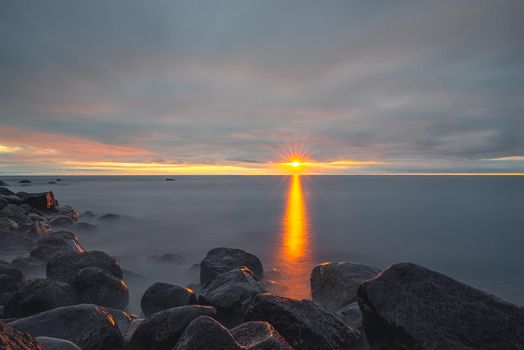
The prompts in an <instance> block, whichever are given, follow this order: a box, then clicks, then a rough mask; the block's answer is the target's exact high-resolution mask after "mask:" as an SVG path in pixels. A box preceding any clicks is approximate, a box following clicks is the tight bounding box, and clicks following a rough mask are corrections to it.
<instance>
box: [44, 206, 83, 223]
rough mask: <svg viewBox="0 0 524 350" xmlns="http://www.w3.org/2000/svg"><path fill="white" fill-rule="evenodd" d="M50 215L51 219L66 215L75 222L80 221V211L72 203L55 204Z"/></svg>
mask: <svg viewBox="0 0 524 350" xmlns="http://www.w3.org/2000/svg"><path fill="white" fill-rule="evenodd" d="M48 215H49V219H50V220H51V219H53V218H54V217H59V216H65V217H68V218H70V219H71V220H72V221H73V223H75V222H77V221H78V212H77V211H76V210H75V209H74V208H73V207H71V206H70V205H62V206H55V207H54V208H53V209H52V210H51V211H50V212H49V214H48Z"/></svg>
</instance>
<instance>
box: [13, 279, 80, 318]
mask: <svg viewBox="0 0 524 350" xmlns="http://www.w3.org/2000/svg"><path fill="white" fill-rule="evenodd" d="M77 303H78V295H77V294H76V291H75V290H74V289H73V287H71V286H70V285H69V284H67V283H64V282H59V281H53V280H47V279H33V280H29V281H27V282H26V283H25V284H24V285H23V286H22V287H20V289H18V291H16V292H15V293H14V294H13V296H12V297H11V299H9V302H8V303H7V304H6V305H5V310H4V312H5V315H6V317H25V316H30V315H34V314H37V313H40V312H43V311H47V310H51V309H54V308H56V307H59V306H67V305H73V304H77Z"/></svg>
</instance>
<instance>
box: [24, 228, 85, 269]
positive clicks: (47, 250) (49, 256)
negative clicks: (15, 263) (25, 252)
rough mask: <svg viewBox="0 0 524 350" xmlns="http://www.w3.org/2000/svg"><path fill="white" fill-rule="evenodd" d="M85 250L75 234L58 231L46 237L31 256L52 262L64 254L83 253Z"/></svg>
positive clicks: (38, 243)
mask: <svg viewBox="0 0 524 350" xmlns="http://www.w3.org/2000/svg"><path fill="white" fill-rule="evenodd" d="M84 251H85V249H84V247H82V245H81V244H80V242H79V241H78V237H77V236H76V235H75V234H74V233H73V232H68V231H58V232H52V233H49V234H47V235H45V236H44V237H43V238H41V239H40V240H39V241H38V242H37V243H36V246H35V248H33V250H31V252H30V255H31V256H32V257H34V258H38V259H41V260H44V261H47V262H49V261H51V260H53V259H54V258H55V257H57V256H59V255H61V254H64V253H82V252H84Z"/></svg>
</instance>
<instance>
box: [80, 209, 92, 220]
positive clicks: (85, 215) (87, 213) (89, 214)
mask: <svg viewBox="0 0 524 350" xmlns="http://www.w3.org/2000/svg"><path fill="white" fill-rule="evenodd" d="M94 217H95V213H93V212H92V211H89V210H88V211H84V212H83V213H82V214H80V219H92V218H94Z"/></svg>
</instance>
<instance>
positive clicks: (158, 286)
mask: <svg viewBox="0 0 524 350" xmlns="http://www.w3.org/2000/svg"><path fill="white" fill-rule="evenodd" d="M196 302H197V300H196V296H195V294H194V293H193V291H192V290H191V289H189V288H184V287H180V286H177V285H174V284H169V283H162V282H157V283H154V284H152V285H151V286H150V287H149V288H147V290H146V291H145V292H144V295H142V299H141V301H140V307H141V308H142V313H143V314H144V316H145V317H149V316H151V315H152V314H154V313H157V312H159V311H162V310H166V309H170V308H172V307H177V306H184V305H190V304H196Z"/></svg>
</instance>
